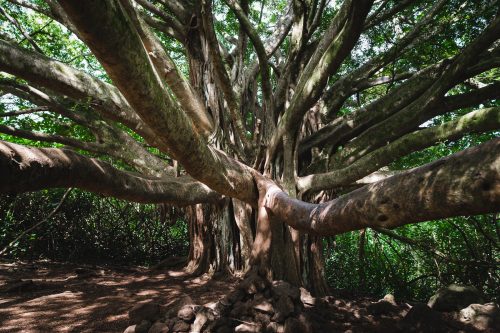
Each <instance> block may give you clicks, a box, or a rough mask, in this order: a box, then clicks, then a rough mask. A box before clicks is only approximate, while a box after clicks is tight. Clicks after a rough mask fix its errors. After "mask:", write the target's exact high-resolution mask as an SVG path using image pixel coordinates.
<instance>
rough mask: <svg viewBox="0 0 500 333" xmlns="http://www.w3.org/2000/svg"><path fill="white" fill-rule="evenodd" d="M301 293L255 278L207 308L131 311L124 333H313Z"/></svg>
mask: <svg viewBox="0 0 500 333" xmlns="http://www.w3.org/2000/svg"><path fill="white" fill-rule="evenodd" d="M303 308H304V305H303V303H302V301H301V291H300V289H299V288H296V287H294V286H292V285H290V284H289V283H287V282H284V281H274V282H272V283H271V282H269V281H268V280H266V279H265V278H262V277H260V276H256V275H253V276H251V277H248V278H246V279H245V280H243V281H242V282H241V283H240V284H239V285H238V288H237V289H236V290H235V291H233V292H231V293H229V294H228V295H227V296H225V297H224V298H222V299H221V300H219V301H217V302H213V303H208V304H205V305H204V306H200V305H195V304H193V302H192V300H191V299H190V298H189V297H185V298H183V299H181V300H180V301H179V302H178V303H177V304H176V305H173V306H171V307H170V308H169V309H168V310H167V309H163V307H162V306H160V305H159V304H157V303H154V302H148V303H142V304H139V305H136V306H135V307H134V308H132V309H131V310H130V311H129V318H130V322H131V323H132V324H133V325H131V326H129V327H128V328H127V329H126V330H125V333H167V332H217V333H223V332H273V333H276V332H280V333H284V332H310V331H311V327H310V325H309V324H308V322H307V319H306V317H305V316H304V314H303Z"/></svg>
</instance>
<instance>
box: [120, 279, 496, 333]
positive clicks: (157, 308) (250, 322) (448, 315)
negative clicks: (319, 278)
mask: <svg viewBox="0 0 500 333" xmlns="http://www.w3.org/2000/svg"><path fill="white" fill-rule="evenodd" d="M332 301H333V300H332V299H331V297H327V298H325V299H321V298H314V297H312V296H311V295H310V294H309V293H308V292H307V290H305V289H303V288H300V289H299V288H297V287H294V286H292V285H290V284H289V283H287V282H284V281H274V282H269V281H268V280H267V279H265V278H262V277H260V276H258V275H252V276H250V277H247V278H246V279H245V280H243V281H242V282H241V283H240V284H239V285H238V287H237V289H236V290H234V291H232V292H231V293H229V294H228V295H227V296H225V297H224V298H222V299H221V300H219V301H217V302H212V303H207V304H205V305H204V306H200V305H196V304H194V302H193V301H192V300H191V298H190V297H188V296H186V297H185V298H183V299H181V300H179V301H178V302H177V303H176V304H174V305H171V306H169V307H168V308H164V307H163V306H161V305H159V304H157V303H154V302H148V303H142V304H139V305H136V306H135V307H133V308H132V309H131V310H130V311H129V318H130V321H131V323H132V324H133V325H131V326H129V327H128V328H127V329H126V330H125V333H171V332H216V333H225V332H273V333H276V332H279V333H285V332H287V333H288V332H304V333H308V332H312V331H313V327H312V325H311V318H312V317H309V316H308V311H307V309H306V307H305V305H306V306H307V308H309V309H311V308H315V309H316V310H320V309H322V310H323V311H327V312H328V313H330V312H331V311H332V310H334V308H335V307H339V306H340V307H343V306H344V305H346V304H343V302H342V301H340V300H335V301H333V302H332ZM483 302H484V300H483V297H482V295H481V293H480V292H479V291H478V290H477V289H475V288H473V287H464V286H457V285H451V286H449V287H447V288H443V289H441V290H439V291H438V292H437V293H436V295H434V296H433V297H432V298H431V299H430V301H429V303H428V304H423V303H417V304H413V306H410V305H408V304H399V305H398V304H397V303H396V301H395V299H394V296H392V295H390V294H389V295H386V296H385V297H384V298H383V299H381V300H379V301H377V302H372V303H370V304H368V305H365V306H366V308H365V309H360V310H359V312H360V313H359V315H361V316H363V317H366V318H369V317H371V318H373V317H374V316H375V317H377V318H382V317H384V316H391V317H393V318H394V317H396V318H397V317H399V318H401V319H400V320H397V321H396V322H394V323H393V325H394V326H392V328H391V331H398V332H399V331H400V332H455V331H463V329H464V328H465V331H467V332H468V331H469V330H468V328H470V329H472V331H473V332H478V331H479V332H500V309H499V307H498V305H496V304H494V303H486V304H482V303H483ZM330 303H331V304H330ZM332 306H333V308H332ZM317 319H318V318H316V319H315V320H317ZM344 319H345V318H344ZM351 319H352V320H354V318H351ZM356 319H360V318H356ZM450 319H451V320H450ZM358 321H359V320H358ZM453 323H455V324H453ZM358 324H360V323H359V322H358ZM450 324H451V326H450ZM316 326H317V325H316ZM347 331H351V330H347ZM351 332H352V331H351Z"/></svg>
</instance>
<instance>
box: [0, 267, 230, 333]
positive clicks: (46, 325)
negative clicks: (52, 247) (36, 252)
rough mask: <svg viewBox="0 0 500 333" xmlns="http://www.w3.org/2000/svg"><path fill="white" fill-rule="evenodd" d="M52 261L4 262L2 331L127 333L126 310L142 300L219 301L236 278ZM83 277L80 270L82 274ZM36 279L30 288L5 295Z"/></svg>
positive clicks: (0, 290) (0, 279)
mask: <svg viewBox="0 0 500 333" xmlns="http://www.w3.org/2000/svg"><path fill="white" fill-rule="evenodd" d="M77 267H78V266H76V265H70V264H55V263H50V262H36V263H35V264H26V263H16V264H9V263H5V262H3V263H0V318H1V319H0V332H123V330H124V329H125V328H126V327H127V326H128V324H129V322H128V316H127V313H128V310H129V309H130V308H131V307H132V306H134V305H135V304H137V303H139V302H142V301H149V300H154V301H156V302H158V303H159V304H162V305H166V306H168V305H169V304H171V303H173V302H175V301H176V300H178V299H179V298H181V297H183V296H185V295H189V296H190V297H191V298H192V299H193V301H195V302H197V303H202V304H203V303H206V302H209V301H214V300H215V301H217V300H218V299H219V298H221V297H223V295H224V294H226V293H227V292H228V291H230V290H232V289H233V288H234V286H235V285H236V283H237V279H235V278H229V279H224V280H217V279H210V278H209V277H208V276H202V277H190V276H189V275H188V274H187V273H185V272H183V271H168V270H163V271H148V270H146V269H143V268H135V269H134V268H131V269H129V270H128V271H125V272H124V271H122V270H120V269H116V268H115V269H113V268H107V267H89V268H86V270H85V271H84V272H83V273H82V274H77V273H76V272H77V271H78V269H77ZM79 273H81V272H79ZM19 279H22V280H32V281H33V284H32V285H31V286H29V287H28V288H25V289H23V288H20V289H19V290H14V291H9V292H5V290H6V289H8V287H9V285H13V284H15V283H17V282H19Z"/></svg>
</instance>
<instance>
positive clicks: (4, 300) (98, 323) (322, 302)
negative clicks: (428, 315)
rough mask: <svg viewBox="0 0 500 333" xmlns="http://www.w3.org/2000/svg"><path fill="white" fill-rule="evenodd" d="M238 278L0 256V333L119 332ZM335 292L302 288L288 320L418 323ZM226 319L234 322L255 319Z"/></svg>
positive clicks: (385, 327)
mask: <svg viewBox="0 0 500 333" xmlns="http://www.w3.org/2000/svg"><path fill="white" fill-rule="evenodd" d="M20 281H32V283H26V284H21V285H19V283H20ZM239 283H240V280H239V279H238V278H235V277H232V276H227V275H222V276H215V277H212V278H211V277H209V276H207V275H204V276H201V277H193V276H190V275H189V274H188V273H186V271H183V270H168V269H166V270H147V269H145V268H140V267H100V266H94V267H90V266H86V267H82V266H76V265H73V264H63V263H53V262H46V261H39V262H36V263H32V264H29V263H7V262H0V332H123V331H124V330H125V328H126V327H127V326H129V324H130V322H129V318H128V311H129V310H130V309H131V308H132V307H133V306H134V305H136V304H138V303H141V302H147V301H154V302H156V303H158V304H160V305H161V306H163V307H164V309H170V308H172V306H174V303H178V301H179V300H180V299H182V298H183V297H184V296H189V297H190V298H191V299H192V301H193V303H195V304H198V305H206V304H207V303H212V304H213V303H214V302H218V301H220V302H224V300H226V301H227V300H228V299H229V295H230V294H234V293H233V291H235V290H236V289H237V288H238V289H241V287H242V286H243V285H244V283H242V284H239ZM12 286H20V287H16V288H14V289H12V288H11V287H12ZM9 288H10V290H9ZM235 292H237V291H235ZM264 294H265V293H264ZM336 294H337V296H336V297H333V296H327V297H323V298H315V297H312V296H311V295H310V294H309V293H308V292H307V291H305V290H302V292H301V296H300V300H301V304H303V308H302V307H301V309H302V310H301V311H300V312H299V313H297V314H296V315H295V317H294V318H289V319H293V320H295V324H296V325H299V326H298V327H303V328H306V327H307V328H308V330H310V331H311V332H346V331H351V332H407V331H408V325H410V327H413V326H414V324H415V323H414V322H410V323H405V322H404V321H405V319H404V317H405V315H406V314H407V313H408V311H409V310H410V308H411V306H410V305H408V304H406V303H404V302H397V303H396V302H395V301H394V300H392V301H391V302H392V303H391V304H388V301H386V300H385V299H384V300H380V301H377V300H376V299H373V298H366V297H358V296H356V295H354V294H352V295H351V294H350V295H343V294H342V293H341V292H337V293H336ZM252 304H253V303H252ZM277 306H278V307H279V305H277ZM235 307H236V305H235ZM229 310H232V309H229ZM277 311H279V308H278V310H277ZM429 311H430V310H429ZM231 313H232V311H231ZM261 315H262V314H261ZM435 316H439V318H441V319H439V320H440V321H441V322H442V325H443V326H442V327H443V329H444V330H443V332H456V331H463V332H476V330H474V329H473V328H472V327H471V326H466V325H463V324H461V323H459V322H458V321H457V320H455V319H454V318H453V317H452V316H451V314H448V315H447V314H439V315H436V314H435ZM447 316H448V317H447ZM261 317H262V316H261ZM227 319H228V320H230V321H234V322H235V324H234V325H239V324H241V323H250V324H252V322H253V321H254V320H259V317H258V315H256V317H255V318H253V317H242V318H241V319H245V321H242V320H241V319H238V318H233V317H228V318H227ZM293 320H292V323H293ZM419 320H420V321H423V322H424V323H425V320H426V319H425V318H417V322H416V323H417V324H418V323H419ZM287 321H288V320H287ZM253 325H255V324H253ZM279 325H283V324H279ZM279 325H278V326H279ZM300 325H302V326H300ZM411 325H413V326H411ZM230 327H233V326H230ZM420 331H422V332H424V331H425V330H417V331H416V332H420ZM440 332H441V331H440Z"/></svg>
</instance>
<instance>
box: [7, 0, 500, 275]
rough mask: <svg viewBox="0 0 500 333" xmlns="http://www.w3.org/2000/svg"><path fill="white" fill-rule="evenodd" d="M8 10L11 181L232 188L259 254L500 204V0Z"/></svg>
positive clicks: (135, 189)
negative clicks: (283, 246)
mask: <svg viewBox="0 0 500 333" xmlns="http://www.w3.org/2000/svg"><path fill="white" fill-rule="evenodd" d="M0 17H1V19H2V23H1V27H2V30H1V35H0V38H1V39H0V71H2V73H1V74H0V75H1V76H0V92H1V94H2V97H1V100H0V101H1V103H0V133H2V134H0V135H1V137H0V138H1V139H2V141H1V142H0V172H1V175H2V176H1V179H0V192H3V193H13V192H25V191H35V190H40V189H45V188H67V187H77V188H80V189H83V190H87V191H92V192H95V193H98V194H103V195H106V196H113V197H116V198H121V199H126V200H129V201H135V202H142V203H165V204H169V205H178V206H189V205H195V204H205V205H210V204H216V203H217V202H219V201H220V200H223V198H231V199H232V200H233V211H232V212H233V213H234V214H235V215H238V212H239V210H238V209H239V208H238V207H243V208H242V209H243V210H242V212H243V211H247V213H245V214H246V216H247V217H246V218H247V220H252V217H251V216H254V219H253V220H252V221H253V222H251V223H250V222H249V223H250V224H245V225H244V224H242V223H239V224H238V228H239V232H240V233H241V234H242V235H248V240H242V242H245V244H246V245H245V246H243V245H242V249H243V248H244V247H246V248H250V247H251V248H252V251H251V255H250V254H249V256H250V257H251V258H252V262H253V263H263V262H269V261H270V262H274V261H273V259H272V258H273V256H272V255H269V248H270V247H275V248H276V247H279V245H278V242H279V241H278V240H277V238H276V235H278V234H280V235H281V234H282V235H285V236H283V237H282V238H283V242H285V243H286V242H289V243H291V244H295V246H296V247H298V243H297V240H298V239H299V238H300V237H304V235H309V236H311V237H314V236H331V235H337V234H341V233H344V232H347V231H352V230H359V229H364V228H367V227H373V228H384V229H392V228H395V227H398V226H401V225H405V224H409V223H416V222H423V221H430V220H435V219H440V218H445V217H454V216H461V215H476V214H485V213H493V212H497V211H498V207H500V154H499V153H500V139H499V138H498V133H499V132H498V130H499V129H500V112H499V111H500V105H499V101H498V97H499V95H500V82H499V78H500V76H499V73H500V72H499V66H500V41H499V37H500V15H499V2H498V1H495V0H486V1H464V0H439V1H426V0H416V1H408V0H402V1H392V0H379V1H373V0H360V1H353V0H345V1H336V0H332V1H330V0H290V1H285V0H267V1H256V0H255V1H254V0H213V1H212V0H202V1H198V0H184V1H181V0H154V1H148V0H135V1H130V0H109V1H97V0H96V1H70V0H60V1H53V0H50V1H49V0H46V1H38V0H36V1H35V0H33V1H28V0H8V1H7V0H4V1H1V2H0ZM245 214H244V215H245ZM252 214H253V215H252ZM195 215H196V214H195ZM236 219H237V223H238V222H239V221H241V219H240V218H239V217H238V218H236ZM285 226H287V227H285ZM288 226H289V227H291V228H288ZM280 228H281V229H280ZM297 230H298V231H297ZM299 231H300V232H299ZM245 237H246V236H243V238H245ZM309 250H311V249H309ZM242 251H243V250H242ZM248 251H249V250H248ZM249 253H250V251H249ZM290 255H292V256H293V255H294V254H290ZM295 255H298V256H300V254H299V252H296V253H295ZM299 275H300V274H299Z"/></svg>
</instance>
